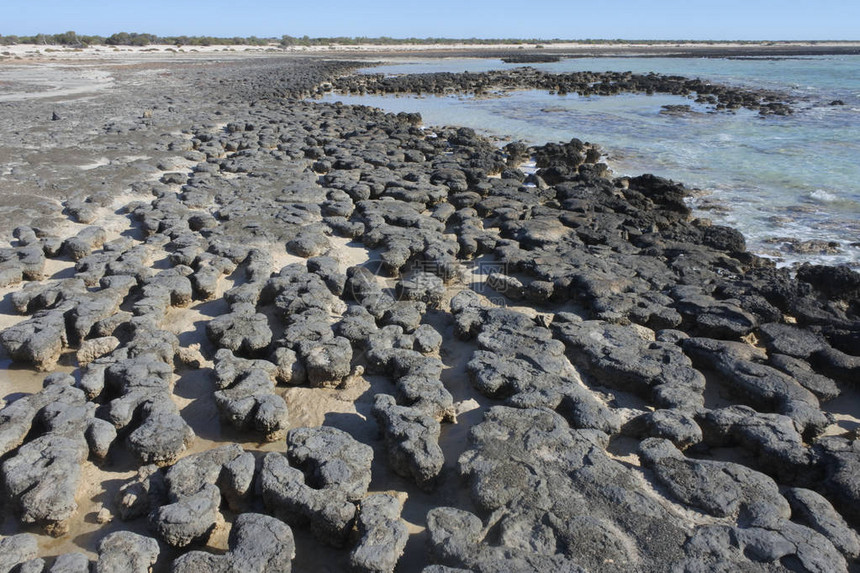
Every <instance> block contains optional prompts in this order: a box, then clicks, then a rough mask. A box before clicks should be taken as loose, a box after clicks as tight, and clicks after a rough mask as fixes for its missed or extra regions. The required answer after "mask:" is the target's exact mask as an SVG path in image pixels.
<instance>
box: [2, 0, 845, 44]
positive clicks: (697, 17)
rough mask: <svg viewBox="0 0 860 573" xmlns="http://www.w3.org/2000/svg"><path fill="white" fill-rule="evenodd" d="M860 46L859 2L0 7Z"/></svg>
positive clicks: (303, 29) (225, 20)
mask: <svg viewBox="0 0 860 573" xmlns="http://www.w3.org/2000/svg"><path fill="white" fill-rule="evenodd" d="M67 30H74V31H76V32H78V33H80V34H98V35H109V34H111V33H113V32H119V31H125V32H149V33H152V34H157V35H161V36H171V35H181V34H186V35H195V36H196V35H208V36H251V35H256V36H260V37H280V36H282V35H284V34H289V35H292V36H303V35H308V36H311V37H319V36H392V37H410V36H414V37H422V38H423V37H428V36H436V37H448V38H500V37H506V38H511V37H516V38H543V39H551V38H566V39H584V38H623V39H694V40H735V39H741V40H789V39H810V40H837V39H846V40H860V0H709V1H708V2H703V1H701V0H602V1H599V0H585V1H583V0H529V1H526V0H516V1H514V0H493V1H490V0H423V1H413V0H377V1H364V2H362V1H360V0H351V1H350V0H317V1H309V0H281V1H277V0H244V1H243V0H229V1H227V0H208V1H200V0H172V1H171V0H150V1H146V2H143V1H139V0H108V1H107V2H105V1H104V0H0V34H3V35H13V34H17V35H32V34H36V33H40V32H44V33H59V32H65V31H67Z"/></svg>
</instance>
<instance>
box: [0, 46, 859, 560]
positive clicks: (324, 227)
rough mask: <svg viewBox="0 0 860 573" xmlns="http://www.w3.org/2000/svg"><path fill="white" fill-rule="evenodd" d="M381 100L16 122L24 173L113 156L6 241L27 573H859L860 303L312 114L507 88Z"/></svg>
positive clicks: (173, 83) (449, 149) (491, 161)
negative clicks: (43, 158)
mask: <svg viewBox="0 0 860 573" xmlns="http://www.w3.org/2000/svg"><path fill="white" fill-rule="evenodd" d="M354 66H355V64H351V63H348V62H327V61H322V60H315V59H300V58H296V59H290V58H286V59H282V60H269V59H258V60H254V61H252V62H242V63H236V62H233V63H230V62H226V63H225V62H221V63H218V64H211V65H206V66H185V67H183V66H171V67H166V68H165V70H166V71H164V72H163V73H164V74H166V75H165V76H164V77H163V78H162V80H160V81H159V82H155V84H154V85H151V86H147V85H143V86H142V85H141V84H140V83H139V80H140V76H139V75H137V74H140V73H143V72H140V71H139V70H138V71H135V70H131V71H125V72H117V73H118V74H120V75H118V76H117V85H118V88H117V89H118V90H119V91H118V92H112V93H107V94H104V95H101V96H98V97H97V98H95V99H94V100H81V101H76V100H72V101H69V102H66V103H65V104H64V108H63V112H62V113H61V114H60V115H61V116H62V117H63V118H64V119H61V120H58V121H54V122H51V119H50V118H51V113H50V111H48V110H50V109H51V106H52V105H55V104H52V103H51V102H29V103H27V104H23V103H22V104H19V105H17V106H9V108H8V109H0V116H2V117H6V116H10V115H11V114H12V113H15V114H19V116H20V117H21V118H23V119H22V120H21V121H22V122H23V125H22V127H21V128H20V132H19V133H18V134H17V135H15V134H13V133H9V134H7V135H8V136H9V137H8V139H7V142H6V143H4V144H3V145H4V146H7V147H4V148H3V150H4V153H6V154H7V155H8V156H9V157H11V158H12V159H10V161H13V160H15V158H16V157H17V156H16V155H15V153H19V154H24V151H21V150H23V149H25V147H24V145H25V144H27V143H28V142H31V141H40V140H44V144H45V146H46V148H45V150H43V151H42V153H45V154H48V153H50V154H53V155H55V156H58V157H59V156H60V155H62V153H63V152H64V151H63V150H65V153H72V151H71V150H73V149H75V148H76V147H77V148H79V149H83V150H84V151H78V152H79V153H83V152H87V153H91V154H96V155H100V154H109V155H110V154H111V150H112V149H116V148H119V149H120V151H118V152H117V153H113V155H112V157H113V159H111V160H110V161H108V163H104V164H102V165H101V166H99V167H97V168H93V169H90V170H81V169H78V168H74V169H72V168H68V169H65V170H64V169H63V168H62V161H61V160H59V159H57V160H55V162H56V163H59V164H60V165H59V166H56V165H55V166H54V167H53V168H54V169H55V170H56V171H54V172H52V173H49V174H48V175H45V174H44V173H42V175H40V177H42V178H43V179H42V180H41V182H40V180H39V179H38V177H39V176H37V175H34V174H33V173H36V171H37V169H36V167H35V165H37V164H38V161H37V160H36V159H33V158H32V157H31V158H30V159H28V160H27V161H29V163H27V162H26V161H25V162H24V165H25V167H15V168H14V169H13V177H11V178H10V182H9V183H8V185H7V189H6V191H7V195H5V196H4V198H3V202H2V205H0V216H2V217H3V218H4V219H3V220H4V222H6V223H9V226H8V227H7V228H8V229H9V231H8V233H7V236H6V237H5V239H6V240H7V241H8V243H7V246H4V247H3V248H2V249H0V260H2V263H0V269H2V270H0V277H2V279H3V283H2V284H3V285H4V286H3V291H2V294H3V296H4V298H3V301H4V304H5V306H4V315H3V319H4V321H5V322H4V323H3V324H4V326H5V328H4V329H3V330H2V331H0V343H2V346H3V349H4V352H5V356H4V359H6V360H7V361H6V362H5V363H4V364H6V365H9V367H7V368H6V369H5V370H3V371H0V390H2V392H0V398H3V403H2V408H0V456H2V457H0V482H2V486H3V495H5V496H6V497H5V499H6V501H5V502H4V504H3V506H2V507H3V510H2V512H3V513H2V519H3V529H2V533H3V535H4V537H3V538H0V573H4V572H6V571H51V572H60V571H63V572H65V571H70V572H71V571H90V570H95V571H105V572H106V571H142V572H145V571H149V570H155V571H172V572H177V573H178V572H192V571H224V572H227V571H260V572H262V571H272V572H274V571H278V572H281V571H290V570H293V571H317V570H322V568H323V567H328V568H329V570H352V571H363V572H385V571H389V572H390V571H421V570H423V571H425V572H427V573H434V572H442V571H475V572H489V571H535V572H538V571H570V572H574V571H575V572H580V571H595V572H614V571H619V572H620V571H655V572H656V571H667V570H677V571H712V570H725V571H729V570H731V571H735V570H739V571H762V572H765V571H782V570H788V571H810V572H822V573H825V572H826V573H830V572H834V571H849V570H857V567H858V565H857V558H858V555H860V538H858V536H857V531H856V528H857V526H858V525H860V511H858V507H860V481H858V479H860V478H858V475H860V474H858V470H860V442H858V441H857V434H856V428H857V427H858V424H860V420H858V411H857V409H858V406H857V401H856V399H855V398H856V383H857V381H858V380H860V297H858V295H860V275H858V274H857V273H855V272H853V271H851V270H850V269H848V268H845V267H822V266H814V265H806V266H804V267H802V268H800V270H799V271H798V272H797V273H796V274H792V273H790V272H789V271H788V270H786V269H778V268H776V267H775V266H774V265H773V263H771V262H769V261H768V260H766V259H763V258H759V257H757V256H756V255H754V254H752V253H750V252H748V251H747V250H746V245H745V241H744V238H743V235H742V234H741V233H739V232H738V231H736V230H734V229H731V228H728V227H722V226H717V225H713V224H710V222H709V221H707V220H704V219H697V218H695V217H694V216H693V214H692V213H691V211H690V209H689V207H688V205H687V202H686V198H687V196H688V190H687V189H686V188H685V187H684V186H683V185H682V184H680V183H677V182H673V181H669V180H666V179H662V178H660V177H656V176H653V175H641V176H638V177H633V178H616V177H613V176H612V174H611V173H610V172H609V171H608V169H607V166H606V164H604V163H602V162H601V161H600V152H599V150H598V149H597V148H596V147H594V146H592V145H589V144H585V143H583V142H581V141H579V140H578V139H571V140H570V141H567V142H563V143H550V144H547V145H544V146H540V147H533V148H528V147H526V146H524V145H522V144H519V143H511V144H508V145H506V146H504V147H499V146H497V145H495V144H494V143H493V142H491V141H489V140H488V139H486V138H484V137H482V136H480V135H479V134H476V133H475V132H474V131H473V130H471V129H466V128H455V127H440V128H435V127H427V126H422V125H421V118H420V116H418V115H417V114H408V113H401V114H387V113H384V112H382V111H380V110H376V109H372V108H368V107H362V106H343V105H340V104H334V105H328V104H319V103H314V102H312V101H308V100H306V99H303V98H305V97H306V96H308V95H310V94H312V93H314V92H320V91H324V90H327V89H330V88H331V86H335V87H338V88H339V89H350V90H355V91H361V90H365V91H368V92H370V91H386V92H388V91H400V90H403V91H411V92H419V91H420V92H423V93H435V92H437V91H439V90H445V89H447V87H448V86H449V85H451V86H455V88H456V89H458V90H461V89H468V90H472V91H478V90H484V89H489V88H490V86H498V85H499V84H500V83H504V82H503V78H502V76H498V77H496V76H494V75H493V74H492V73H490V74H487V75H459V76H454V75H439V74H437V75H435V76H433V77H426V78H420V79H414V78H413V79H396V78H395V79H384V78H381V77H377V76H369V77H362V78H357V77H354V76H348V75H347V76H344V75H343V74H345V73H346V72H348V71H349V70H350V69H351V68H352V67H354ZM144 72H145V70H144ZM123 73H124V74H127V75H122V74H123ZM507 77H511V78H513V81H514V83H515V84H516V85H517V86H523V85H530V86H537V85H540V86H542V87H545V88H549V89H555V90H561V89H564V90H567V91H579V90H580V89H587V90H588V92H589V93H617V92H619V91H629V90H635V91H646V92H647V91H648V90H655V91H669V92H671V93H684V94H686V93H690V92H696V93H697V94H698V95H699V97H705V98H713V102H712V103H714V104H715V105H718V106H725V107H732V106H734V105H743V106H746V107H754V108H756V109H762V110H766V109H771V108H770V107H769V106H771V104H772V103H774V102H773V101H770V100H769V98H770V96H769V95H767V94H761V93H756V94H752V95H749V96H746V95H738V94H737V93H733V92H724V91H720V90H716V89H711V88H709V87H708V85H707V84H706V83H704V82H700V81H698V80H684V79H674V78H663V77H652V76H641V77H640V76H631V75H623V74H622V75H618V76H615V77H611V78H610V77H604V76H601V75H586V76H582V77H571V78H552V77H549V76H548V75H546V74H542V73H538V72H535V71H534V70H528V69H526V70H523V71H519V72H515V73H509V75H508V76H507ZM135 81H138V83H135ZM583 86H588V87H587V88H584V87H583ZM507 87H514V86H513V85H508V86H507ZM123 90H125V91H123ZM99 97H100V98H102V99H98V98H99ZM709 101H710V100H709ZM141 106H146V107H144V108H143V109H145V110H146V113H141V112H140V110H141ZM773 109H776V108H773ZM100 114H101V115H100ZM73 121H76V122H77V123H75V124H74V125H72V124H68V125H62V124H63V122H73ZM2 123H3V122H2V121H0V124H2ZM46 123H53V124H60V125H57V126H56V127H51V129H54V130H55V131H54V132H51V133H52V136H51V138H45V135H44V133H43V131H44V130H45V129H48V128H46V127H45V124H46ZM85 124H87V125H89V126H91V128H92V129H91V131H85V130H84V129H83V128H82V127H81V126H82V125H85ZM6 125H11V124H9V123H6ZM7 129H8V128H7ZM82 133H84V135H83V136H82V135H81V134H82ZM572 135H573V134H572ZM82 137H83V140H81V138H82ZM111 146H113V147H111ZM12 147H15V148H16V149H19V151H17V152H16V151H10V150H9V148H12ZM31 153H34V152H28V153H27V156H29V155H30V154H31ZM35 155H37V156H38V153H35ZM128 156H131V157H132V159H128ZM123 157H125V158H126V159H122V158H123ZM141 157H142V158H141ZM20 159H21V160H22V161H24V159H25V158H24V155H21V157H20ZM530 159H532V160H534V162H535V165H536V167H535V168H534V169H526V168H525V167H524V163H525V162H526V161H528V160H530ZM26 165H30V167H26ZM27 169H30V171H27ZM51 177H53V178H54V179H53V181H54V184H55V187H56V188H57V189H60V191H62V192H59V191H58V194H57V197H56V199H55V200H53V202H52V201H47V202H46V203H45V204H44V205H42V204H36V203H34V204H32V205H29V204H24V203H21V201H17V202H16V200H15V198H14V197H13V196H12V195H13V192H14V193H15V194H18V195H20V194H21V193H22V192H23V191H26V190H27V189H30V190H31V192H33V189H36V188H38V187H39V186H40V185H41V186H42V188H47V187H48V185H47V184H46V181H50V180H51ZM28 186H30V187H28ZM72 187H74V190H70V188H72ZM65 194H67V195H65ZM69 195H70V196H69ZM59 202H61V203H62V205H60V206H59V207H57V203H59ZM12 222H15V224H11V223H12ZM12 229H14V231H12ZM11 365H14V367H12V366H11ZM21 372H27V373H29V374H28V375H29V376H30V378H29V380H31V382H29V386H26V387H24V386H21V385H17V386H15V388H16V389H15V390H13V389H12V380H13V375H17V374H19V373H21ZM37 373H38V374H37ZM33 380H35V381H36V382H33ZM7 382H8V387H7ZM84 530H86V535H84V534H83V532H84ZM52 538H54V539H52Z"/></svg>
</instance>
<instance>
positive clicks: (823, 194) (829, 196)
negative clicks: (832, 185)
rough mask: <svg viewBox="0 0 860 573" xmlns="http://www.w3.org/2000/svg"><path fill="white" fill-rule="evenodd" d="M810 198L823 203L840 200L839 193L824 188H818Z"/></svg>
mask: <svg viewBox="0 0 860 573" xmlns="http://www.w3.org/2000/svg"><path fill="white" fill-rule="evenodd" d="M809 198H810V199H813V200H815V201H819V202H821V203H833V202H834V201H838V200H839V197H838V196H837V195H835V194H833V193H830V192H829V191H825V190H824V189H816V190H815V191H813V192H812V193H810V194H809Z"/></svg>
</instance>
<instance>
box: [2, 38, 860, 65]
mask: <svg viewBox="0 0 860 573" xmlns="http://www.w3.org/2000/svg"><path fill="white" fill-rule="evenodd" d="M294 54H300V55H303V56H329V57H337V56H342V55H349V56H351V57H355V56H362V55H368V56H376V57H391V58H395V57H415V56H417V55H420V56H424V57H481V58H500V57H505V56H511V55H523V54H542V55H556V56H560V57H565V58H575V57H793V56H823V55H856V54H860V41H856V42H855V41H852V42H758V43H750V42H701V43H686V42H655V43H604V44H598V43H582V42H580V43H576V42H569V43H547V44H534V43H529V44H521V45H512V44H470V43H466V42H463V43H451V44H448V43H446V44H384V45H383V44H361V45H339V44H331V45H327V46H281V45H279V44H270V45H268V46H248V45H213V46H175V45H165V44H153V45H149V46H105V45H94V46H88V47H83V48H72V47H68V46H60V45H36V44H15V45H11V46H0V64H2V63H16V62H18V63H20V62H22V61H34V60H35V61H45V60H48V61H53V60H57V61H60V60H61V61H67V60H115V59H126V58H129V57H131V58H134V59H137V58H139V59H142V60H157V59H161V58H165V57H168V58H170V59H172V60H175V59H180V58H192V59H211V58H212V57H215V58H216V59H217V58H221V57H225V58H228V59H232V58H234V57H245V56H256V57H261V56H262V57H272V56H278V55H294Z"/></svg>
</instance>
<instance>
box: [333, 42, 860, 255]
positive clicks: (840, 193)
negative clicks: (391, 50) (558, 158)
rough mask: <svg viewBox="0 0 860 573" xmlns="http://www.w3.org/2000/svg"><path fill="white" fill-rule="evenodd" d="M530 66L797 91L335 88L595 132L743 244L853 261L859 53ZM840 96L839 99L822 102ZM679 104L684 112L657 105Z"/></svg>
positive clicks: (477, 117) (460, 115)
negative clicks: (742, 105) (776, 96)
mask: <svg viewBox="0 0 860 573" xmlns="http://www.w3.org/2000/svg"><path fill="white" fill-rule="evenodd" d="M512 67H517V66H514V65H510V64H505V63H503V62H501V61H500V60H487V59H446V60H420V59H419V60H410V61H408V62H398V63H396V64H390V65H384V66H380V67H376V68H368V69H367V70H365V71H366V72H368V73H386V74H401V73H426V72H436V71H451V72H463V71H472V72H478V71H486V70H490V69H506V68H512ZM533 67H535V68H539V69H542V70H546V71H550V72H570V71H583V70H590V71H607V70H611V71H632V72H643V73H644V72H651V71H654V72H658V73H663V74H677V75H683V76H687V77H700V78H703V79H708V80H712V81H718V82H723V83H730V84H734V85H745V86H751V87H765V88H769V89H777V90H782V91H786V92H789V93H791V94H792V95H793V96H795V97H797V98H800V101H799V103H798V111H797V113H795V114H794V115H793V116H789V117H769V118H762V117H759V116H758V114H757V113H754V112H749V111H745V110H741V111H738V112H736V113H728V112H721V113H708V112H707V110H706V109H704V108H702V107H700V106H697V105H696V104H694V103H693V102H692V100H689V99H686V98H683V97H678V96H664V95H659V94H658V95H653V96H646V95H632V94H626V95H620V96H606V97H600V96H594V97H579V96H577V95H565V96H558V95H550V94H548V93H546V92H538V91H533V90H526V91H516V92H509V93H506V94H502V95H500V96H499V97H495V98H481V99H477V98H473V97H462V96H445V97H434V96H427V97H412V96H345V95H339V94H332V95H329V96H327V97H326V98H325V99H326V100H327V101H342V102H344V103H360V104H364V105H372V106H376V107H380V108H382V109H385V110H388V111H395V112H397V111H418V112H420V113H421V115H422V117H423V118H424V123H425V125H427V126H433V125H465V126H469V127H473V128H476V129H479V130H481V131H483V132H486V133H489V134H492V135H495V136H499V137H501V138H504V139H507V140H517V139H518V140H523V141H526V142H528V143H531V144H542V143H545V142H548V141H566V140H569V139H571V138H572V137H578V138H580V139H582V140H584V141H590V142H592V143H597V144H599V145H600V146H601V147H602V149H603V150H604V154H605V157H606V160H607V162H608V163H609V164H610V166H611V167H612V169H613V171H614V172H615V173H616V174H619V175H636V174H640V173H645V172H650V173H655V174H657V175H661V176H664V177H669V178H671V179H674V180H676V181H681V182H684V183H685V184H686V185H687V186H688V187H691V188H697V189H699V190H700V192H697V193H696V197H695V198H694V199H693V200H692V204H693V206H694V207H695V208H696V209H697V215H699V216H702V217H708V218H711V219H712V220H714V221H715V222H717V223H722V224H729V225H732V226H734V227H737V228H738V229H740V230H741V231H742V232H743V233H744V234H745V235H746V237H747V241H748V243H749V246H750V248H751V250H754V251H755V252H758V253H761V254H764V255H766V256H772V257H774V258H776V259H777V260H778V261H779V262H780V263H781V264H794V263H798V262H802V261H806V260H811V261H814V262H826V263H830V264H836V263H848V264H851V265H852V266H854V267H857V268H860V246H852V243H860V56H833V57H828V56H816V57H801V58H786V59H776V60H774V59H702V58H576V59H567V60H562V61H561V62H556V63H550V64H534V65H533ZM835 99H840V100H842V101H844V102H845V104H846V105H843V106H830V105H828V104H829V103H830V102H831V101H832V100H835ZM669 104H689V105H691V106H692V107H693V109H694V110H695V112H694V113H692V114H687V115H682V116H677V115H666V114H661V113H660V109H661V106H663V105H669ZM784 238H789V239H794V240H801V241H808V240H816V241H825V242H833V243H835V244H836V247H837V249H838V251H839V252H837V253H821V252H818V251H816V252H814V253H812V254H798V253H796V252H790V251H788V250H787V248H786V246H785V245H786V243H785V242H784V241H782V239H784Z"/></svg>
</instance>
